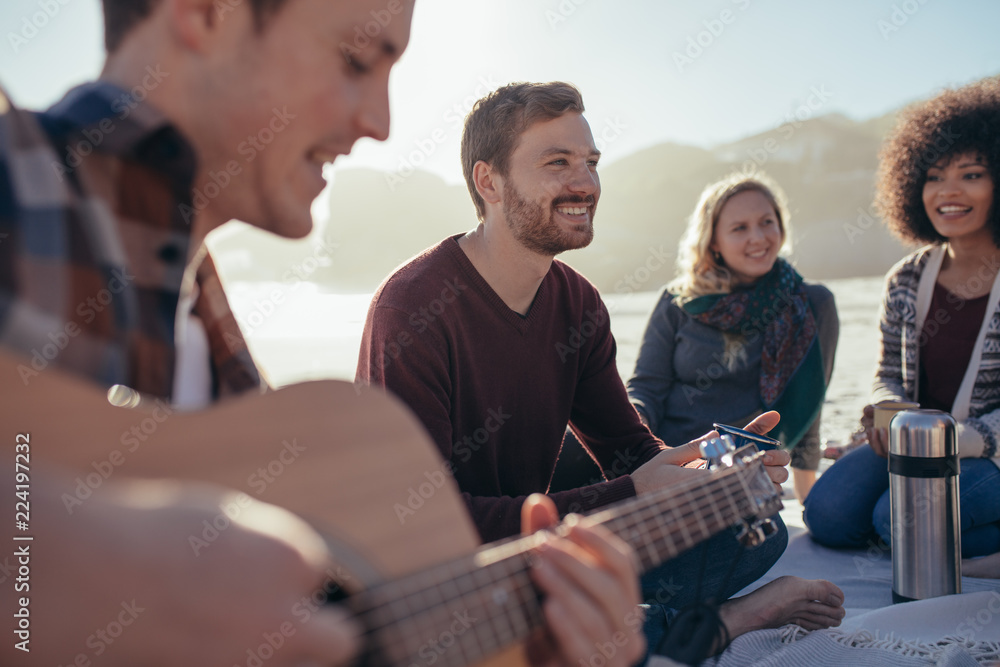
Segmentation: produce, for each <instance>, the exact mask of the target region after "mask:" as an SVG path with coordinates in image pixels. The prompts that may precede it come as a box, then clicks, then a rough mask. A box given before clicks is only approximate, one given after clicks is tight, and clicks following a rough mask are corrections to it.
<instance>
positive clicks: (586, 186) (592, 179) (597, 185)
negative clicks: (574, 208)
mask: <svg viewBox="0 0 1000 667" xmlns="http://www.w3.org/2000/svg"><path fill="white" fill-rule="evenodd" d="M569 189H570V190H571V191H572V192H574V193H576V194H580V195H583V196H588V195H595V196H596V195H598V194H599V193H600V192H601V179H600V177H599V176H598V175H597V172H596V171H593V170H592V169H591V168H590V166H589V165H588V164H587V163H586V162H584V163H582V164H580V165H578V166H577V167H576V168H575V169H573V172H572V174H571V175H570V182H569Z"/></svg>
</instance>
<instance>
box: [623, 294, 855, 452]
mask: <svg viewBox="0 0 1000 667" xmlns="http://www.w3.org/2000/svg"><path fill="white" fill-rule="evenodd" d="M805 289H806V294H807V295H808V297H809V303H810V305H811V307H812V310H813V315H814V316H815V318H816V326H817V329H818V331H819V344H820V352H821V353H822V357H823V367H824V370H825V372H826V383H827V385H828V386H829V384H830V376H831V375H832V373H833V360H834V354H835V352H836V349H837V339H838V337H839V335H840V321H839V319H838V317H837V306H836V304H835V303H834V299H833V294H832V293H831V292H830V290H828V289H827V288H826V287H824V286H823V285H818V284H810V283H806V284H805ZM727 338H728V339H729V344H728V350H727V340H726V339H727ZM763 347H764V339H763V336H757V337H756V339H755V340H750V339H741V338H740V337H737V336H724V334H723V333H722V332H721V331H720V330H718V329H716V328H714V327H711V326H708V325H706V324H702V323H701V322H698V321H697V320H694V319H692V318H691V316H690V315H688V314H687V313H686V312H685V311H684V310H683V309H682V308H681V307H680V306H678V305H677V304H676V303H675V302H674V297H673V295H672V294H670V293H669V292H667V291H666V290H664V291H663V293H662V294H661V295H660V299H659V301H658V302H657V304H656V306H655V307H654V308H653V313H652V315H651V316H650V318H649V323H648V324H647V325H646V332H645V334H643V338H642V343H641V345H640V348H639V357H638V359H637V360H636V364H635V371H634V372H633V374H632V378H631V379H630V380H629V381H628V394H629V399H630V400H631V401H632V404H633V405H634V406H635V407H636V409H637V410H638V411H639V414H640V415H641V416H642V417H643V419H645V420H646V422H647V423H648V424H649V428H650V430H652V431H653V433H655V434H656V435H657V437H659V438H660V439H662V440H663V441H664V442H665V443H666V444H668V445H670V446H672V447H673V446H677V445H681V444H684V443H685V442H689V441H691V440H693V439H694V438H697V437H699V436H702V435H704V434H705V433H707V432H708V431H710V430H712V423H713V422H720V423H725V424H730V425H732V426H744V425H745V424H747V423H748V422H750V421H751V420H752V419H753V418H754V417H756V416H757V415H759V414H760V412H761V402H760V392H759V390H758V387H759V379H760V358H761V351H762V350H763ZM727 351H728V352H729V353H730V358H727V355H726V353H727ZM733 357H735V360H734V361H731V359H732V358H733ZM821 416H822V415H818V416H817V417H816V420H815V421H814V422H813V424H812V425H811V426H810V427H809V430H808V431H807V432H806V435H805V436H804V437H803V438H802V440H801V441H800V442H799V443H798V444H797V445H796V447H795V448H794V449H793V450H792V466H793V467H795V468H801V469H806V470H815V469H816V467H817V466H818V465H819V456H820V452H819V444H820V438H819V425H820V420H821Z"/></svg>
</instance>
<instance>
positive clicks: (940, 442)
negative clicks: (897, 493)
mask: <svg viewBox="0 0 1000 667" xmlns="http://www.w3.org/2000/svg"><path fill="white" fill-rule="evenodd" d="M889 453H890V454H897V455H902V456H919V457H925V458H940V457H952V456H955V455H957V454H958V443H957V441H956V438H955V419H954V418H953V417H952V416H951V415H950V414H948V413H947V412H942V411H941V410H903V411H902V412H897V413H896V414H895V415H893V417H892V421H891V422H889Z"/></svg>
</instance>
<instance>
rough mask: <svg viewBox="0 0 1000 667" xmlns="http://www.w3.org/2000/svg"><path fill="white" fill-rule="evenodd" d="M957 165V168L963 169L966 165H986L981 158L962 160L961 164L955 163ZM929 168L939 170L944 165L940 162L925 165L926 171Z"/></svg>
mask: <svg viewBox="0 0 1000 667" xmlns="http://www.w3.org/2000/svg"><path fill="white" fill-rule="evenodd" d="M957 167H958V168H959V169H965V168H966V167H986V162H984V161H983V160H976V161H975V162H963V163H962V164H959V165H957ZM931 169H939V170H940V169H944V166H941V165H940V164H932V165H931V166H929V167H927V170H928V171H930V170H931Z"/></svg>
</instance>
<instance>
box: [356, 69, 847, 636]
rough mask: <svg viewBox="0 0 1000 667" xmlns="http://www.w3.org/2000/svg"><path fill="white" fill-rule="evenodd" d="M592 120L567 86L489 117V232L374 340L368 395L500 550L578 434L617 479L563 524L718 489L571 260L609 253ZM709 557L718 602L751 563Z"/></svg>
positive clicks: (429, 274) (412, 271) (366, 361)
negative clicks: (425, 451)
mask: <svg viewBox="0 0 1000 667" xmlns="http://www.w3.org/2000/svg"><path fill="white" fill-rule="evenodd" d="M583 111H584V107H583V100H582V98H581V97H580V94H579V91H577V90H576V88H574V87H573V86H571V85H568V84H564V83H550V84H512V85H509V86H505V87H503V88H501V89H499V90H497V91H495V92H493V93H491V94H490V95H488V96H486V97H485V98H483V99H482V100H480V101H479V102H478V103H477V104H476V106H475V108H474V109H473V111H472V113H470V115H469V117H468V118H467V119H466V125H465V131H464V134H463V137H462V165H463V171H464V173H465V178H466V181H467V183H468V186H469V192H470V193H471V195H472V198H473V201H474V203H475V206H476V211H477V214H478V217H479V221H480V222H479V225H478V226H477V227H476V228H475V229H474V230H472V231H470V232H469V233H467V234H464V235H458V236H454V237H450V238H447V239H445V240H444V241H442V242H441V243H440V244H438V245H437V246H434V247H433V248H430V249H428V250H426V251H425V252H423V253H421V254H420V255H418V256H417V257H415V258H414V259H412V260H411V261H410V262H408V263H407V264H406V265H404V266H403V267H402V268H400V269H398V270H397V271H396V272H395V273H394V274H393V275H392V276H390V277H389V278H388V279H386V281H385V282H384V283H383V284H382V286H381V287H380V288H379V290H378V291H377V292H376V293H375V296H374V298H373V300H372V304H371V307H370V309H369V312H368V319H367V322H366V324H365V331H364V335H363V338H362V343H361V354H360V358H359V362H358V373H357V377H358V381H360V382H366V383H371V384H375V385H380V386H383V387H385V388H387V389H389V390H391V391H392V392H394V393H395V394H397V395H398V396H399V397H400V398H402V399H403V400H404V401H405V402H406V403H408V404H409V406H410V407H411V408H412V409H413V410H414V412H415V413H416V414H417V415H418V416H419V417H420V419H421V420H422V421H423V423H424V425H425V426H426V427H427V429H428V431H429V432H430V434H431V436H432V438H433V439H434V441H435V442H436V443H437V445H438V447H439V449H440V450H441V454H442V455H443V457H444V459H445V460H446V461H447V462H448V464H447V465H448V469H449V470H450V471H452V472H453V474H454V476H455V480H456V481H457V483H458V485H459V488H460V489H461V491H462V495H463V497H464V499H465V501H466V503H467V504H468V506H469V509H470V512H471V513H472V516H473V519H474V521H475V523H476V526H477V527H478V529H479V532H480V535H481V536H482V538H483V540H484V541H492V540H496V539H500V538H504V537H508V536H510V535H515V534H517V532H518V530H519V515H520V509H521V505H522V504H523V503H524V501H525V499H526V497H527V496H528V495H529V494H531V493H535V492H543V493H544V492H546V491H547V490H548V488H549V482H550V480H551V477H552V473H553V470H554V469H555V464H556V459H557V458H558V455H559V450H560V447H561V443H562V438H563V434H564V433H565V430H566V427H567V424H568V425H569V426H570V428H572V430H573V432H574V433H575V434H576V435H577V437H578V438H579V439H580V441H581V442H582V443H583V444H584V446H585V447H586V448H587V449H588V450H589V451H590V452H591V453H592V454H593V456H594V457H595V458H596V460H597V462H598V463H599V464H600V466H601V468H602V470H603V471H604V474H605V476H606V477H607V478H608V480H607V481H603V482H599V483H597V484H592V485H590V486H586V487H583V488H578V489H573V490H569V491H562V492H558V493H552V494H549V495H550V497H551V498H552V500H553V501H554V502H555V504H556V506H557V508H558V509H559V512H560V513H561V514H565V513H569V512H590V511H593V510H595V509H597V508H599V507H602V506H604V505H608V504H610V503H613V502H616V501H619V500H623V499H625V498H630V497H634V496H636V495H642V494H646V493H652V492H654V491H656V490H659V489H662V488H664V487H668V486H670V485H672V484H675V483H677V482H678V481H681V480H684V479H688V478H689V476H691V475H699V474H704V473H703V471H696V470H689V469H685V468H682V467H680V464H683V463H685V462H687V461H689V460H692V459H694V458H697V456H698V453H697V443H692V444H691V445H688V446H684V447H679V448H676V449H667V448H666V447H665V446H664V445H663V443H662V442H661V441H660V440H658V439H657V438H656V437H655V436H653V435H652V434H651V433H650V431H649V429H647V428H646V427H645V426H644V425H643V424H642V422H641V421H640V420H639V417H638V414H637V413H636V411H635V409H634V408H633V407H632V406H631V404H630V403H629V400H628V396H627V394H626V391H625V387H624V385H623V383H622V381H621V378H620V376H619V374H618V369H617V366H616V364H615V350H616V348H615V341H614V338H613V336H612V335H611V328H610V322H609V319H610V318H609V316H608V311H607V308H605V306H604V303H603V301H602V300H601V297H600V295H599V294H598V292H597V289H596V288H595V287H594V286H593V285H592V284H590V282H588V281H587V280H586V279H585V278H584V277H583V276H581V275H580V274H578V273H577V272H576V271H574V270H573V269H571V268H570V267H569V266H567V265H566V264H563V263H562V262H560V261H558V260H556V259H555V255H557V254H559V253H561V252H564V251H566V250H572V249H576V248H582V247H585V246H587V245H588V244H589V243H590V242H591V240H592V239H593V236H594V227H593V220H594V211H595V209H596V206H597V202H598V200H599V198H600V193H601V187H600V179H599V178H598V175H597V164H598V160H599V158H600V152H599V151H598V150H597V148H596V147H595V145H594V139H593V136H592V134H591V131H590V126H589V125H588V124H587V121H586V120H585V119H584V117H583V115H582V114H583ZM777 421H778V416H777V414H776V413H767V414H765V415H762V416H761V417H758V419H757V420H756V421H755V422H754V425H753V426H754V428H755V429H757V430H759V431H760V432H766V431H767V430H769V429H771V428H773V426H774V425H776V424H777ZM788 462H789V456H788V454H787V453H786V452H782V451H773V452H769V453H768V455H767V458H766V459H765V463H767V464H769V465H768V472H769V474H770V475H771V478H772V480H774V481H775V482H776V483H780V482H783V481H784V480H785V479H787V476H788V472H787V470H786V469H785V468H784V466H785V465H786V464H787V463H788ZM404 513H405V510H404ZM400 519H401V520H405V516H401V517H400ZM780 532H781V534H780V535H779V536H778V538H777V539H774V540H770V541H769V542H768V543H765V544H766V546H764V547H762V548H761V549H759V550H757V551H756V552H752V553H753V555H752V556H750V557H744V558H743V559H742V561H741V563H740V567H739V568H737V571H736V573H735V574H734V575H733V576H732V577H731V578H730V579H729V586H728V588H726V589H725V594H724V595H723V597H722V599H725V598H726V597H728V596H729V595H731V594H732V593H734V592H735V591H737V590H739V589H740V588H743V586H745V585H746V584H748V583H750V582H752V581H754V580H756V579H757V578H759V577H760V576H761V575H762V574H763V573H764V572H766V570H767V569H769V568H770V566H771V565H772V564H773V563H774V561H775V560H777V558H778V557H779V556H780V554H781V552H782V551H783V549H784V545H785V541H786V540H787V533H786V532H785V530H784V527H783V526H782V527H781V531H780ZM709 544H710V545H711V546H710V548H711V549H712V551H711V556H712V558H711V560H710V561H709V562H711V563H713V565H716V566H717V567H716V568H715V569H717V570H718V572H710V573H709V574H708V581H707V585H706V587H705V588H704V590H705V591H706V593H708V594H713V593H715V592H717V591H719V588H720V587H721V586H722V584H723V579H724V576H725V573H724V570H726V569H728V565H729V563H730V562H731V560H732V558H733V557H734V555H735V554H736V553H738V552H737V548H736V544H735V540H734V539H733V538H732V536H729V535H722V536H719V537H717V538H713V540H711V541H710V542H709ZM695 551H697V550H695ZM691 553H693V552H689V554H691ZM699 560H700V558H698V557H695V556H690V555H689V556H688V557H687V559H686V560H685V557H684V556H682V557H680V558H678V559H675V560H674V561H671V562H670V563H667V564H666V566H665V567H666V568H667V570H668V571H669V572H671V573H674V576H676V577H677V578H679V579H684V578H690V579H693V578H694V577H695V576H696V575H697V566H698V561H699ZM688 561H690V562H688ZM711 569H712V568H710V570H711ZM813 583H814V582H805V581H804V580H793V581H790V582H786V584H785V587H786V588H788V590H783V591H782V594H781V597H783V598H784V600H783V602H782V604H785V602H786V601H788V600H790V601H792V602H793V603H795V602H803V603H805V602H806V601H807V600H806V598H808V600H812V599H814V598H813V597H810V594H811V592H812V591H811V590H810V594H807V592H806V590H805V588H804V586H805V585H807V584H809V585H812V584H813ZM823 583H826V582H823ZM668 586H669V584H668ZM830 586H832V584H831V585H830ZM661 588H662V586H661ZM677 588H683V587H681V586H677ZM686 588H687V589H691V590H685V591H682V592H680V593H678V591H676V590H672V591H670V594H671V596H672V597H671V599H670V602H671V603H672V604H674V603H677V602H680V601H684V602H688V601H690V600H691V599H692V598H693V589H694V586H687V587H686ZM648 590H649V587H647V591H648ZM719 592H722V591H719ZM822 595H823V596H825V595H826V592H825V589H824V592H823V594H822ZM824 599H826V598H825V597H824ZM660 601H661V602H665V601H666V600H664V599H661V600H660ZM816 604H820V603H816ZM792 606H794V604H793V605H792ZM822 607H823V608H822V609H820V610H819V612H821V613H820V617H822V618H824V619H825V621H824V622H825V625H829V624H831V623H832V622H833V620H834V619H833V617H832V616H831V617H830V618H829V619H827V617H826V616H824V614H826V613H827V612H828V611H829V612H831V613H833V615H836V614H837V613H839V612H838V611H837V609H838V606H837V605H834V606H833V607H831V606H829V605H825V604H823V605H822ZM781 616H782V618H785V617H786V615H785V610H783V611H782V613H781ZM724 619H725V617H724ZM757 621H759V617H758V618H757ZM727 626H729V629H730V633H731V634H733V635H735V634H738V633H739V631H740V630H741V629H746V626H745V625H741V624H740V622H739V621H738V620H735V619H734V618H732V617H730V618H729V619H728V620H727ZM654 646H655V644H654Z"/></svg>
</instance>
